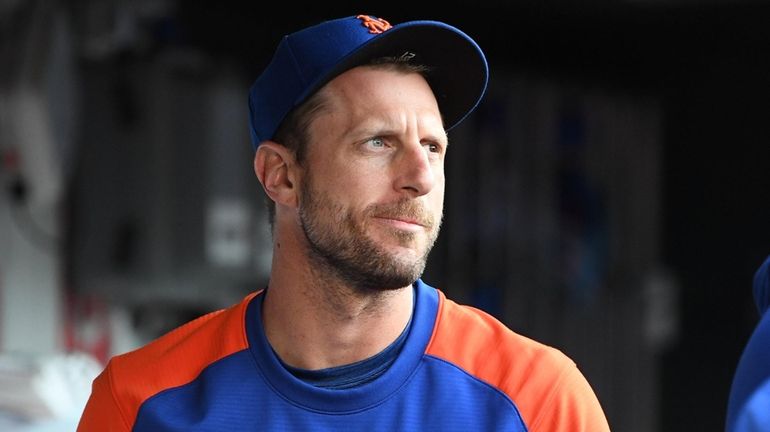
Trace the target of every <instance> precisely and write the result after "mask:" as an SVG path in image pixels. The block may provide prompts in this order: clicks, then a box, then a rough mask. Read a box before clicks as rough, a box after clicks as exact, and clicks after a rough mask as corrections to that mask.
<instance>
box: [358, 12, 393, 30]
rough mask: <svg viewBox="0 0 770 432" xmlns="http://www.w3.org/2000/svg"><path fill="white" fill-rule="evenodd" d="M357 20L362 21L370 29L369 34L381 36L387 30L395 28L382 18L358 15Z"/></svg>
mask: <svg viewBox="0 0 770 432" xmlns="http://www.w3.org/2000/svg"><path fill="white" fill-rule="evenodd" d="M356 18H358V19H360V20H361V24H362V25H363V26H364V27H366V28H368V29H369V33H372V34H380V33H382V32H384V31H385V30H388V29H389V28H391V27H393V26H392V25H390V23H389V22H387V21H385V20H384V19H382V18H373V17H371V16H369V15H356Z"/></svg>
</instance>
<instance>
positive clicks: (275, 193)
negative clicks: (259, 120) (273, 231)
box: [254, 141, 299, 207]
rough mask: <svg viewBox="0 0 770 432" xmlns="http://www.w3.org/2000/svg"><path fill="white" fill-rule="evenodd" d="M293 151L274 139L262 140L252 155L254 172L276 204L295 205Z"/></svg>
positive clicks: (296, 183)
mask: <svg viewBox="0 0 770 432" xmlns="http://www.w3.org/2000/svg"><path fill="white" fill-rule="evenodd" d="M296 169H297V166H296V160H295V158H294V153H293V152H292V151H291V150H289V149H287V148H286V147H284V146H283V145H281V144H278V143H277V142H274V141H264V142H262V143H261V144H260V145H259V147H257V152H256V154H255V155H254V173H255V174H256V175H257V178H258V179H259V182H260V183H262V188H263V189H264V190H265V193H266V194H267V196H268V197H270V199H271V200H273V201H274V202H275V203H276V205H278V204H280V205H285V206H289V207H296V206H297V194H298V185H299V183H298V182H297V180H298V179H297V178H296V176H297V173H296Z"/></svg>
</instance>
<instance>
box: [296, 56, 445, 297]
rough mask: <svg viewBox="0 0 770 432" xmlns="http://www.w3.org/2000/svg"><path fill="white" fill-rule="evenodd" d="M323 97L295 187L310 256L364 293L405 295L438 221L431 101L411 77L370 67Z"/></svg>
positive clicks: (436, 128)
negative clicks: (401, 291) (399, 292)
mask: <svg viewBox="0 0 770 432" xmlns="http://www.w3.org/2000/svg"><path fill="white" fill-rule="evenodd" d="M323 91H324V92H325V93H326V94H325V96H326V97H327V102H328V104H327V105H326V108H325V109H324V110H323V111H322V112H321V113H320V114H319V115H318V116H317V117H316V118H315V119H314V120H313V123H312V124H311V126H310V136H311V140H310V141H311V142H310V145H309V147H308V153H307V159H306V160H305V163H304V171H303V177H302V184H301V185H300V188H301V195H300V207H299V219H300V223H301V226H302V229H303V230H304V233H305V236H306V238H307V241H308V249H309V254H310V256H311V258H312V259H313V260H314V261H315V262H316V264H318V265H321V266H323V267H324V268H326V269H328V270H331V271H332V272H333V274H335V275H336V276H338V277H340V278H342V280H343V281H345V282H347V283H349V284H350V285H351V286H353V287H355V288H357V289H359V290H362V291H369V290H385V289H397V288H401V287H405V286H408V285H410V284H412V283H413V282H414V281H415V280H416V279H417V278H418V277H419V276H420V275H421V274H422V272H423V270H424V268H425V264H426V261H427V257H428V253H429V252H430V249H431V248H432V246H433V243H434V242H435V240H436V237H437V236H438V232H439V227H440V225H441V219H442V208H443V201H444V155H445V152H446V146H447V139H446V133H445V131H444V128H443V125H442V121H441V115H440V113H439V110H438V106H437V104H436V99H435V97H434V96H433V92H432V91H431V89H430V87H429V86H428V84H427V83H426V82H425V80H424V78H422V77H421V76H420V75H418V74H414V73H411V74H404V73H399V72H395V71H392V70H383V69H373V68H369V67H359V68H355V69H352V70H350V71H347V72H345V73H344V74H342V75H340V76H339V77H337V78H336V79H334V80H333V81H331V82H330V83H329V84H328V85H327V87H326V88H325V89H324V90H323Z"/></svg>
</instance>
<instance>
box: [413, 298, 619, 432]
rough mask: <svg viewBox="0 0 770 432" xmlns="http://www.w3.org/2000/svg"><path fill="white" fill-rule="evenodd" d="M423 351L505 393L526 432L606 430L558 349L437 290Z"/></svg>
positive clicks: (603, 419) (582, 380)
mask: <svg viewBox="0 0 770 432" xmlns="http://www.w3.org/2000/svg"><path fill="white" fill-rule="evenodd" d="M426 354H429V355H433V356H436V357H439V358H442V359H444V360H446V361H448V362H451V363H453V364H455V365H457V366H459V367H461V368H462V369H464V370H465V371H467V372H468V373H470V374H471V375H473V376H475V377H477V378H478V379H480V380H481V381H484V382H486V383H488V384H490V385H492V386H494V387H495V388H497V389H499V390H500V391H502V392H504V393H505V394H507V395H508V397H509V398H511V400H512V401H513V403H514V404H515V405H516V407H517V409H518V410H519V413H520V414H521V416H522V419H523V420H524V423H525V424H526V425H527V429H528V430H529V431H530V432H605V431H609V430H610V429H609V425H608V423H607V419H606V417H605V415H604V411H603V410H602V408H601V405H600V404H599V401H598V399H597V398H596V395H595V394H594V392H593V390H592V389H591V387H590V385H589V384H588V382H587V381H586V379H585V377H584V376H583V375H582V373H580V371H579V370H578V368H577V367H576V366H575V363H574V362H573V361H572V360H571V359H569V358H568V357H567V356H565V355H564V354H563V353H561V352H560V351H559V350H557V349H555V348H552V347H549V346H546V345H543V344H541V343H539V342H536V341H534V340H532V339H529V338H526V337H524V336H521V335H519V334H516V333H515V332H513V331H511V330H510V329H508V328H507V327H506V326H505V325H503V324H502V323H501V322H500V321H498V320H497V319H496V318H494V317H492V316H491V315H489V314H487V313H485V312H484V311H481V310H479V309H476V308H472V307H469V306H461V305H458V304H456V303H454V302H453V301H451V300H448V299H446V297H445V296H444V294H443V293H442V292H441V291H439V312H438V317H437V320H436V325H435V329H434V334H433V338H432V339H431V341H430V343H429V344H428V348H427V352H426Z"/></svg>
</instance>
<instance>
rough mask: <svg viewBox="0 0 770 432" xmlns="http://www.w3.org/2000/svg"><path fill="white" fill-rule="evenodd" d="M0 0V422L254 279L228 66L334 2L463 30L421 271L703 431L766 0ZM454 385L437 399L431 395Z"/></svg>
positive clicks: (239, 107) (730, 312) (726, 365)
mask: <svg viewBox="0 0 770 432" xmlns="http://www.w3.org/2000/svg"><path fill="white" fill-rule="evenodd" d="M508 3H509V2H502V1H498V2H494V1H489V2H475V3H473V4H472V5H469V4H468V3H467V2H450V1H448V2H443V3H442V4H441V6H440V7H438V6H431V7H428V6H422V5H419V4H417V3H416V2H408V3H407V2H404V3H401V4H399V2H392V1H391V2H385V3H382V2H376V3H375V2H368V3H367V2H343V1H338V2H334V3H333V4H326V3H324V2H317V3H313V4H308V5H303V6H299V5H297V4H289V3H278V4H271V5H270V7H269V8H267V6H265V5H264V4H261V3H257V2H251V3H249V4H242V3H241V2H236V1H219V2H195V1H174V0H155V1H151V0H141V1H140V0H134V1H129V0H122V1H121V0H101V1H97V0H72V1H53V0H52V1H36V0H26V1H25V0H0V187H1V189H0V429H3V427H5V428H4V430H13V429H16V430H43V429H46V428H49V429H50V430H66V429H63V428H62V425H68V427H72V428H74V425H75V424H76V421H77V418H78V417H79V414H80V411H81V410H82V406H83V404H84V403H85V399H86V398H87V397H88V393H89V391H90V382H91V379H93V377H94V376H95V374H97V373H98V372H99V371H100V370H101V368H102V367H103V366H104V364H105V363H106V361H107V360H108V359H109V357H110V356H112V355H115V354H119V353H122V352H125V351H128V350H131V349H133V348H136V347H138V346H139V345H141V344H144V343H146V342H148V341H150V340H152V339H153V338H155V337H157V336H159V335H160V334H162V333H164V332H166V331H168V330H170V329H172V328H173V327H175V326H177V325H179V324H181V323H183V322H185V321H187V320H189V319H192V318H195V317H197V316H199V315H201V314H203V313H206V312H208V311H211V310H214V309H218V308H221V307H225V306H228V305H230V304H231V303H234V302H237V301H238V300H240V299H241V298H242V297H243V296H244V295H246V294H248V293H249V292H251V291H254V290H256V289H260V288H262V287H263V286H264V285H265V283H266V280H267V276H268V273H269V264H270V250H271V244H270V234H269V231H268V228H267V219H266V212H265V209H264V205H263V201H264V195H263V193H262V190H261V188H260V186H259V183H258V182H257V180H256V178H255V176H254V175H253V172H252V162H251V158H252V150H251V143H250V141H249V133H248V120H247V105H246V100H247V99H246V98H247V91H248V87H249V86H250V84H251V82H252V81H253V80H254V78H255V77H256V76H257V75H258V73H259V71H260V70H261V68H262V67H264V66H265V65H266V64H267V62H268V61H269V60H270V57H271V55H272V52H273V49H274V47H275V46H276V45H277V43H278V41H279V39H280V37H281V36H282V35H284V34H286V33H289V32H291V31H293V30H296V29H298V28H300V27H303V26H305V25H309V24H313V23H316V22H318V21H321V20H324V19H330V18H337V17H342V16H347V15H354V14H358V13H367V14H371V15H375V16H380V17H382V18H385V19H387V20H389V21H390V22H391V23H393V24H396V23H399V22H403V21H406V20H411V19H437V20H442V21H445V22H448V23H450V24H453V25H455V26H457V27H459V28H461V29H462V30H464V31H465V32H466V33H468V34H469V35H470V36H472V37H473V38H474V39H476V41H477V42H478V43H479V45H480V46H481V47H482V48H483V49H484V50H485V52H486V54H487V57H488V61H489V65H490V69H491V81H490V85H489V91H488V94H487V96H486V97H485V99H484V101H483V102H482V104H481V105H480V106H479V108H478V110H477V111H476V112H475V113H474V114H472V115H471V116H470V117H469V118H468V119H467V120H466V121H465V122H464V123H463V124H461V125H460V126H459V127H457V128H456V129H454V130H453V131H452V132H451V133H450V141H451V142H452V143H453V145H452V147H451V149H452V150H451V152H450V153H449V155H448V159H447V162H446V163H447V167H446V169H447V197H446V217H445V223H444V227H443V230H442V233H441V235H440V236H439V240H438V242H437V245H436V248H435V249H434V251H433V253H432V255H431V259H430V261H429V265H428V268H427V269H426V274H425V276H424V279H425V280H426V281H427V282H428V283H430V284H432V285H433V286H436V287H438V288H441V289H443V290H444V291H445V292H446V293H447V294H448V295H449V296H450V297H452V298H454V299H456V300H458V301H461V302H464V303H468V304H473V305H476V306H478V307H481V308H483V309H485V310H487V311H488V312H490V313H492V314H493V315H495V316H497V317H498V318H500V319H501V320H502V321H504V322H505V323H506V324H508V325H509V326H511V327H512V328H513V329H514V330H516V331H517V332H519V333H522V334H525V335H527V336H529V337H532V338H535V339H537V340H540V341H542V342H544V343H547V344H549V345H552V346H555V347H557V348H559V349H561V350H562V351H564V352H565V353H566V354H568V355H569V356H570V357H572V358H573V359H574V360H575V361H576V363H577V364H578V366H579V367H580V369H581V370H582V371H583V372H584V374H585V375H586V376H587V377H588V379H589V381H590V382H591V384H592V385H593V387H594V389H595V390H596V392H597V394H598V396H599V399H600V400H601V402H602V404H603V406H604V408H605V410H606V413H607V416H608V418H609V421H610V424H611V426H612V428H613V430H615V431H631V432H636V431H639V432H641V431H683V430H688V431H689V430H698V431H721V430H723V428H724V426H723V425H724V417H725V413H726V405H727V395H728V392H729V387H730V383H731V379H732V375H733V372H734V370H735V366H736V364H737V362H738V359H739V357H740V354H741V351H742V349H743V345H744V344H745V342H746V341H747V340H748V337H749V335H750V334H751V331H752V330H753V327H754V325H755V324H756V322H757V320H758V315H757V312H756V308H755V307H754V304H753V300H752V296H751V279H752V276H753V273H754V271H755V270H756V268H757V267H758V266H759V265H760V264H761V263H762V261H763V260H764V258H765V257H766V256H767V255H769V254H770V230H768V229H767V221H768V220H770V205H768V199H769V198H770V192H769V191H770V174H769V173H768V172H767V171H766V169H767V166H768V161H769V160H770V145H768V143H770V130H769V129H768V124H770V123H768V114H770V110H769V109H768V103H767V101H768V100H770V85H768V76H770V60H769V58H770V56H769V54H770V49H769V48H770V43H769V42H770V26H768V25H767V23H768V22H770V2H760V1H756V2H749V1H737V0H736V1H728V0H724V1H694V0H693V1H685V0H612V1H610V0H606V1H599V0H595V1H585V2H581V3H582V4H573V3H574V2H570V3H569V4H562V3H561V2H548V1H524V0H522V1H518V2H510V3H513V4H508ZM447 409H451V407H447Z"/></svg>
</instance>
